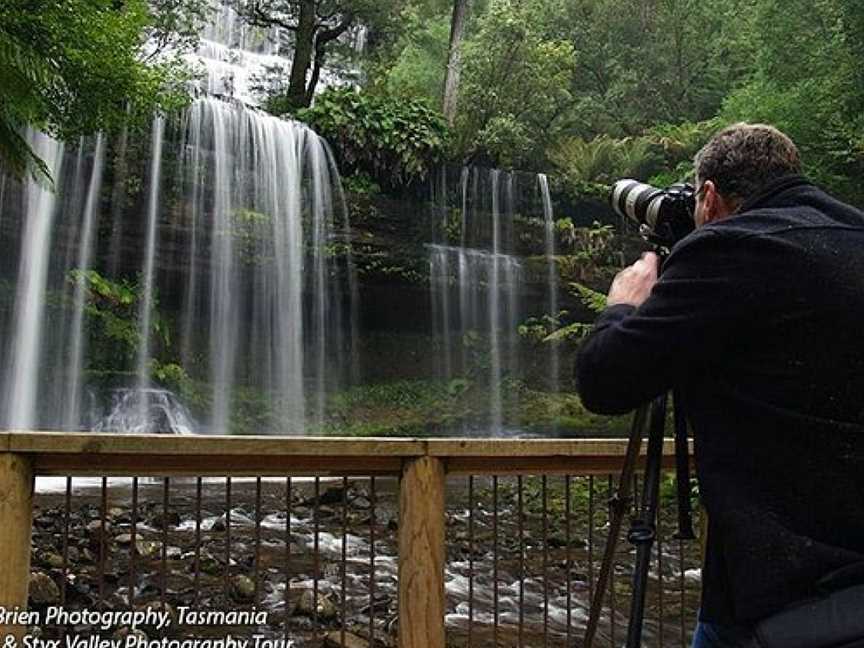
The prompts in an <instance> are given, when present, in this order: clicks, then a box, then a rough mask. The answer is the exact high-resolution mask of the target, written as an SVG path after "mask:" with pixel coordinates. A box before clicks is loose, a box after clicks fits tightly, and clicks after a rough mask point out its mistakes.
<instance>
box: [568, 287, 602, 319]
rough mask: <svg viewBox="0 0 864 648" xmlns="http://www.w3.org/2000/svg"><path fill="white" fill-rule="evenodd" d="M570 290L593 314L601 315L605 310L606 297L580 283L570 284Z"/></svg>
mask: <svg viewBox="0 0 864 648" xmlns="http://www.w3.org/2000/svg"><path fill="white" fill-rule="evenodd" d="M570 288H571V289H572V290H573V294H575V295H576V296H577V297H579V300H580V301H581V302H582V303H583V304H584V305H585V306H586V307H587V308H589V309H591V310H592V311H594V312H595V313H602V312H603V311H604V310H605V308H606V295H604V294H603V293H601V292H597V291H596V290H592V289H591V288H589V287H588V286H585V285H583V284H580V283H571V284H570Z"/></svg>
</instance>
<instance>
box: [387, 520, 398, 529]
mask: <svg viewBox="0 0 864 648" xmlns="http://www.w3.org/2000/svg"><path fill="white" fill-rule="evenodd" d="M387 529H388V530H389V531H398V530H399V523H398V522H397V521H396V518H390V519H389V520H387Z"/></svg>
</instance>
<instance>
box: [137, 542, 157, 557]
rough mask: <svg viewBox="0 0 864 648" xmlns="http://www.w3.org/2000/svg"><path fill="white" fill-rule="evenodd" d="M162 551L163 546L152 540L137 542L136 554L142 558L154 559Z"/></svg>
mask: <svg viewBox="0 0 864 648" xmlns="http://www.w3.org/2000/svg"><path fill="white" fill-rule="evenodd" d="M160 551H162V545H161V544H160V543H158V542H154V541H152V540H135V553H137V554H138V555H139V556H141V557H142V558H153V557H155V556H157V555H158V554H159V552H160Z"/></svg>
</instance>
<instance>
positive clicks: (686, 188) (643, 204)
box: [609, 179, 696, 250]
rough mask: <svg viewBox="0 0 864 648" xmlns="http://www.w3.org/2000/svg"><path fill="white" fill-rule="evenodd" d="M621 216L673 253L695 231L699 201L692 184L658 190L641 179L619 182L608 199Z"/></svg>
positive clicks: (646, 237) (650, 240)
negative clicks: (695, 215) (694, 218)
mask: <svg viewBox="0 0 864 648" xmlns="http://www.w3.org/2000/svg"><path fill="white" fill-rule="evenodd" d="M609 198H610V201H611V203H612V208H613V209H614V210H615V213H617V214H618V215H619V216H621V217H623V218H629V219H630V220H632V221H633V222H635V223H637V224H638V225H639V228H640V230H641V232H642V235H643V236H644V237H645V239H646V240H648V241H649V242H651V243H653V244H655V245H656V246H658V248H664V249H666V250H671V249H672V247H673V246H674V245H675V244H676V243H677V242H678V241H680V240H681V239H682V238H684V237H685V236H687V235H688V234H689V233H690V232H692V231H693V228H694V226H695V223H694V222H693V212H694V210H695V207H696V199H695V195H694V191H693V187H692V186H690V185H689V184H683V183H682V184H673V185H671V186H669V187H667V188H666V189H658V188H657V187H652V186H651V185H649V184H645V183H644V182H639V181H638V180H632V179H627V180H619V181H618V182H616V183H615V184H614V185H612V192H611V194H610V196H609Z"/></svg>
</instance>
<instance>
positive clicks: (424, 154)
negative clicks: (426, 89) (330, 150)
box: [296, 88, 447, 189]
mask: <svg viewBox="0 0 864 648" xmlns="http://www.w3.org/2000/svg"><path fill="white" fill-rule="evenodd" d="M296 117H297V118H298V119H300V120H302V121H304V122H306V123H308V124H309V125H310V126H312V127H313V128H314V129H315V130H316V131H317V132H318V133H319V134H320V135H322V136H323V137H325V138H327V140H328V141H329V142H330V143H331V144H332V145H333V147H334V152H335V155H336V157H337V158H338V160H339V163H340V169H341V170H342V172H343V173H345V174H348V175H351V174H355V173H363V174H366V175H367V176H368V177H369V178H371V179H372V180H373V181H374V182H376V183H378V185H380V186H381V187H387V188H389V189H395V188H398V187H402V186H404V185H407V184H410V183H412V182H414V181H417V180H422V179H424V178H425V177H426V176H427V174H428V173H429V170H430V169H431V168H432V167H433V166H434V165H435V164H438V163H439V162H441V161H442V159H443V156H444V150H445V146H446V141H447V128H446V126H445V124H444V120H443V118H442V117H441V115H440V114H438V113H436V112H435V111H433V110H431V109H430V108H428V107H427V106H426V105H425V104H424V103H422V102H420V101H416V100H411V99H405V98H404V97H402V98H395V97H390V96H388V95H378V94H371V93H368V92H356V91H354V90H353V89H346V88H341V89H331V90H327V91H326V92H323V93H322V94H321V95H320V96H318V97H317V98H316V100H315V105H314V106H313V107H311V108H307V109H304V110H300V111H298V112H297V113H296Z"/></svg>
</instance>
